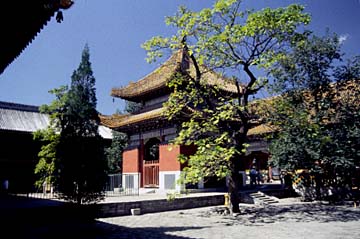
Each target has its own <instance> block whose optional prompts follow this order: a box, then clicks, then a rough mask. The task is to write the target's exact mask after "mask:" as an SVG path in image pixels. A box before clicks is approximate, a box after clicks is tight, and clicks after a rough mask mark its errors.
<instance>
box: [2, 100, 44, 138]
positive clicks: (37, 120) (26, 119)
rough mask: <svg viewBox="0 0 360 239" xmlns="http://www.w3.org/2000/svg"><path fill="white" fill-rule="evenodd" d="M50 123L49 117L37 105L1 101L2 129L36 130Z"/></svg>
mask: <svg viewBox="0 0 360 239" xmlns="http://www.w3.org/2000/svg"><path fill="white" fill-rule="evenodd" d="M48 124H49V117H48V116H47V115H46V114H41V113H39V109H38V107H36V106H29V105H21V104H14V103H8V102H0V130H11V131H22V132H34V131H36V130H39V129H44V128H46V127H47V126H48Z"/></svg>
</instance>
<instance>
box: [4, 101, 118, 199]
mask: <svg viewBox="0 0 360 239" xmlns="http://www.w3.org/2000/svg"><path fill="white" fill-rule="evenodd" d="M48 125H49V117H48V115H47V114H42V113H40V112H39V107H37V106H32V105H24V104H16V103H11V102H3V101H0V145H1V147H0V182H4V180H8V182H9V191H11V192H17V193H18V192H31V191H33V190H34V182H35V175H34V169H35V165H36V164H37V162H38V156H37V154H38V152H39V150H40V148H41V144H40V142H37V141H34V140H33V135H32V133H33V132H35V131H36V130H40V129H45V128H46V127H47V126H48ZM99 133H100V135H101V136H102V137H103V138H104V140H105V141H106V144H107V145H110V143H111V140H112V133H111V130H110V129H109V128H107V127H105V126H100V127H99Z"/></svg>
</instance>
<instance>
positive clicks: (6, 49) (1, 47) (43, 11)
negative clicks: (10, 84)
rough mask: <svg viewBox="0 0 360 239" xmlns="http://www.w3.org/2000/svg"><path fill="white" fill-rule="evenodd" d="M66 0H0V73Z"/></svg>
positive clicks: (63, 7) (64, 4) (67, 6)
mask: <svg viewBox="0 0 360 239" xmlns="http://www.w3.org/2000/svg"><path fill="white" fill-rule="evenodd" d="M72 4H73V2H72V1H70V0H56V1H54V0H26V1H18V0H11V1H2V2H1V8H0V29H1V38H0V55H1V57H0V74H1V73H2V72H3V71H4V70H5V68H6V67H7V66H8V65H9V64H10V63H11V62H13V61H14V59H15V58H17V57H18V56H19V55H20V54H21V52H22V51H23V50H24V49H25V48H26V47H27V46H28V45H29V44H30V43H31V42H32V41H33V40H34V38H35V37H36V35H37V34H38V33H39V32H40V31H41V30H42V29H43V28H44V26H45V25H46V24H47V23H48V21H50V19H51V17H52V16H53V15H54V14H55V12H57V11H58V10H59V9H66V8H69V7H70V6H71V5H72Z"/></svg>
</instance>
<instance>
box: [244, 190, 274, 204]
mask: <svg viewBox="0 0 360 239" xmlns="http://www.w3.org/2000/svg"><path fill="white" fill-rule="evenodd" d="M249 196H250V197H252V198H253V200H254V202H255V203H260V204H265V205H268V204H273V203H278V202H279V201H278V200H277V198H275V197H271V196H268V195H266V194H264V193H263V192H255V193H250V194H249Z"/></svg>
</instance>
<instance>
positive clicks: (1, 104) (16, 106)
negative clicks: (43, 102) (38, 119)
mask: <svg viewBox="0 0 360 239" xmlns="http://www.w3.org/2000/svg"><path fill="white" fill-rule="evenodd" d="M0 108H2V109H9V110H21V111H28V112H36V113H40V111H39V106H35V105H26V104H19V103H13V102H6V101H0Z"/></svg>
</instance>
